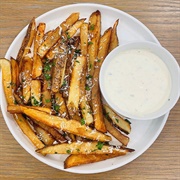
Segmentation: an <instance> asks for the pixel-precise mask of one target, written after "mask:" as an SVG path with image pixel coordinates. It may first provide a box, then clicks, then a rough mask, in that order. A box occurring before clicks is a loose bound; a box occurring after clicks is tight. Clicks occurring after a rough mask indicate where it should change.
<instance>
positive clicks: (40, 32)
mask: <svg viewBox="0 0 180 180" xmlns="http://www.w3.org/2000/svg"><path fill="white" fill-rule="evenodd" d="M45 28H46V24H45V23H39V25H38V27H37V32H36V36H35V41H34V56H33V67H32V78H33V79H35V78H37V77H39V76H40V75H41V74H42V61H41V58H40V57H39V55H38V54H37V50H38V47H39V46H40V45H41V44H42V42H43V36H44V31H45Z"/></svg>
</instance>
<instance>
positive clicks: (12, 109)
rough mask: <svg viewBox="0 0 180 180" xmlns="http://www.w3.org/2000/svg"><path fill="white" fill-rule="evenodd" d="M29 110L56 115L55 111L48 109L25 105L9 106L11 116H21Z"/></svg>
mask: <svg viewBox="0 0 180 180" xmlns="http://www.w3.org/2000/svg"><path fill="white" fill-rule="evenodd" d="M27 108H31V109H36V110H39V111H42V112H45V113H48V114H54V112H53V110H52V109H50V108H46V107H37V106H24V105H8V106H7V111H8V112H9V113H11V114H15V113H17V114H21V113H23V110H25V109H27Z"/></svg>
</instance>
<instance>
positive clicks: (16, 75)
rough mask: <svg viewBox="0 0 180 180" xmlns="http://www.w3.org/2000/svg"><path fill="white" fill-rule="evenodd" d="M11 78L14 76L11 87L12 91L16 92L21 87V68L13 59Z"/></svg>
mask: <svg viewBox="0 0 180 180" xmlns="http://www.w3.org/2000/svg"><path fill="white" fill-rule="evenodd" d="M10 62H11V76H12V81H11V85H12V89H13V92H15V91H16V90H17V88H18V87H19V84H20V82H19V66H18V63H17V61H16V60H15V59H14V58H12V57H11V60H10Z"/></svg>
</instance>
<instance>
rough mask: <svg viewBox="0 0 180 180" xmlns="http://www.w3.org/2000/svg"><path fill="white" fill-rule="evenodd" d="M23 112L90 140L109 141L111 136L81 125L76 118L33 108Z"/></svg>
mask: <svg viewBox="0 0 180 180" xmlns="http://www.w3.org/2000/svg"><path fill="white" fill-rule="evenodd" d="M23 113H24V114H26V115H27V116H29V117H30V118H32V119H36V121H38V122H41V123H44V124H46V125H48V126H50V127H54V128H57V129H61V130H63V131H65V132H68V133H72V134H75V135H77V136H81V137H86V138H88V139H92V140H99V141H102V142H105V141H110V140H111V137H110V136H108V135H105V134H103V133H101V132H98V131H96V130H93V129H91V128H90V127H88V126H86V125H82V124H81V122H79V121H77V120H67V119H64V118H60V117H57V116H54V115H49V114H47V113H45V112H42V111H38V110H35V109H29V108H27V109H24V110H23Z"/></svg>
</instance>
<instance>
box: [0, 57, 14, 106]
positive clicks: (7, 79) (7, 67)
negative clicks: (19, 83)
mask: <svg viewBox="0 0 180 180" xmlns="http://www.w3.org/2000/svg"><path fill="white" fill-rule="evenodd" d="M0 67H1V70H2V84H3V89H4V94H5V96H6V101H7V104H8V105H12V104H14V100H15V99H14V96H13V92H12V86H11V82H12V78H11V64H10V61H8V60H7V59H0Z"/></svg>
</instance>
